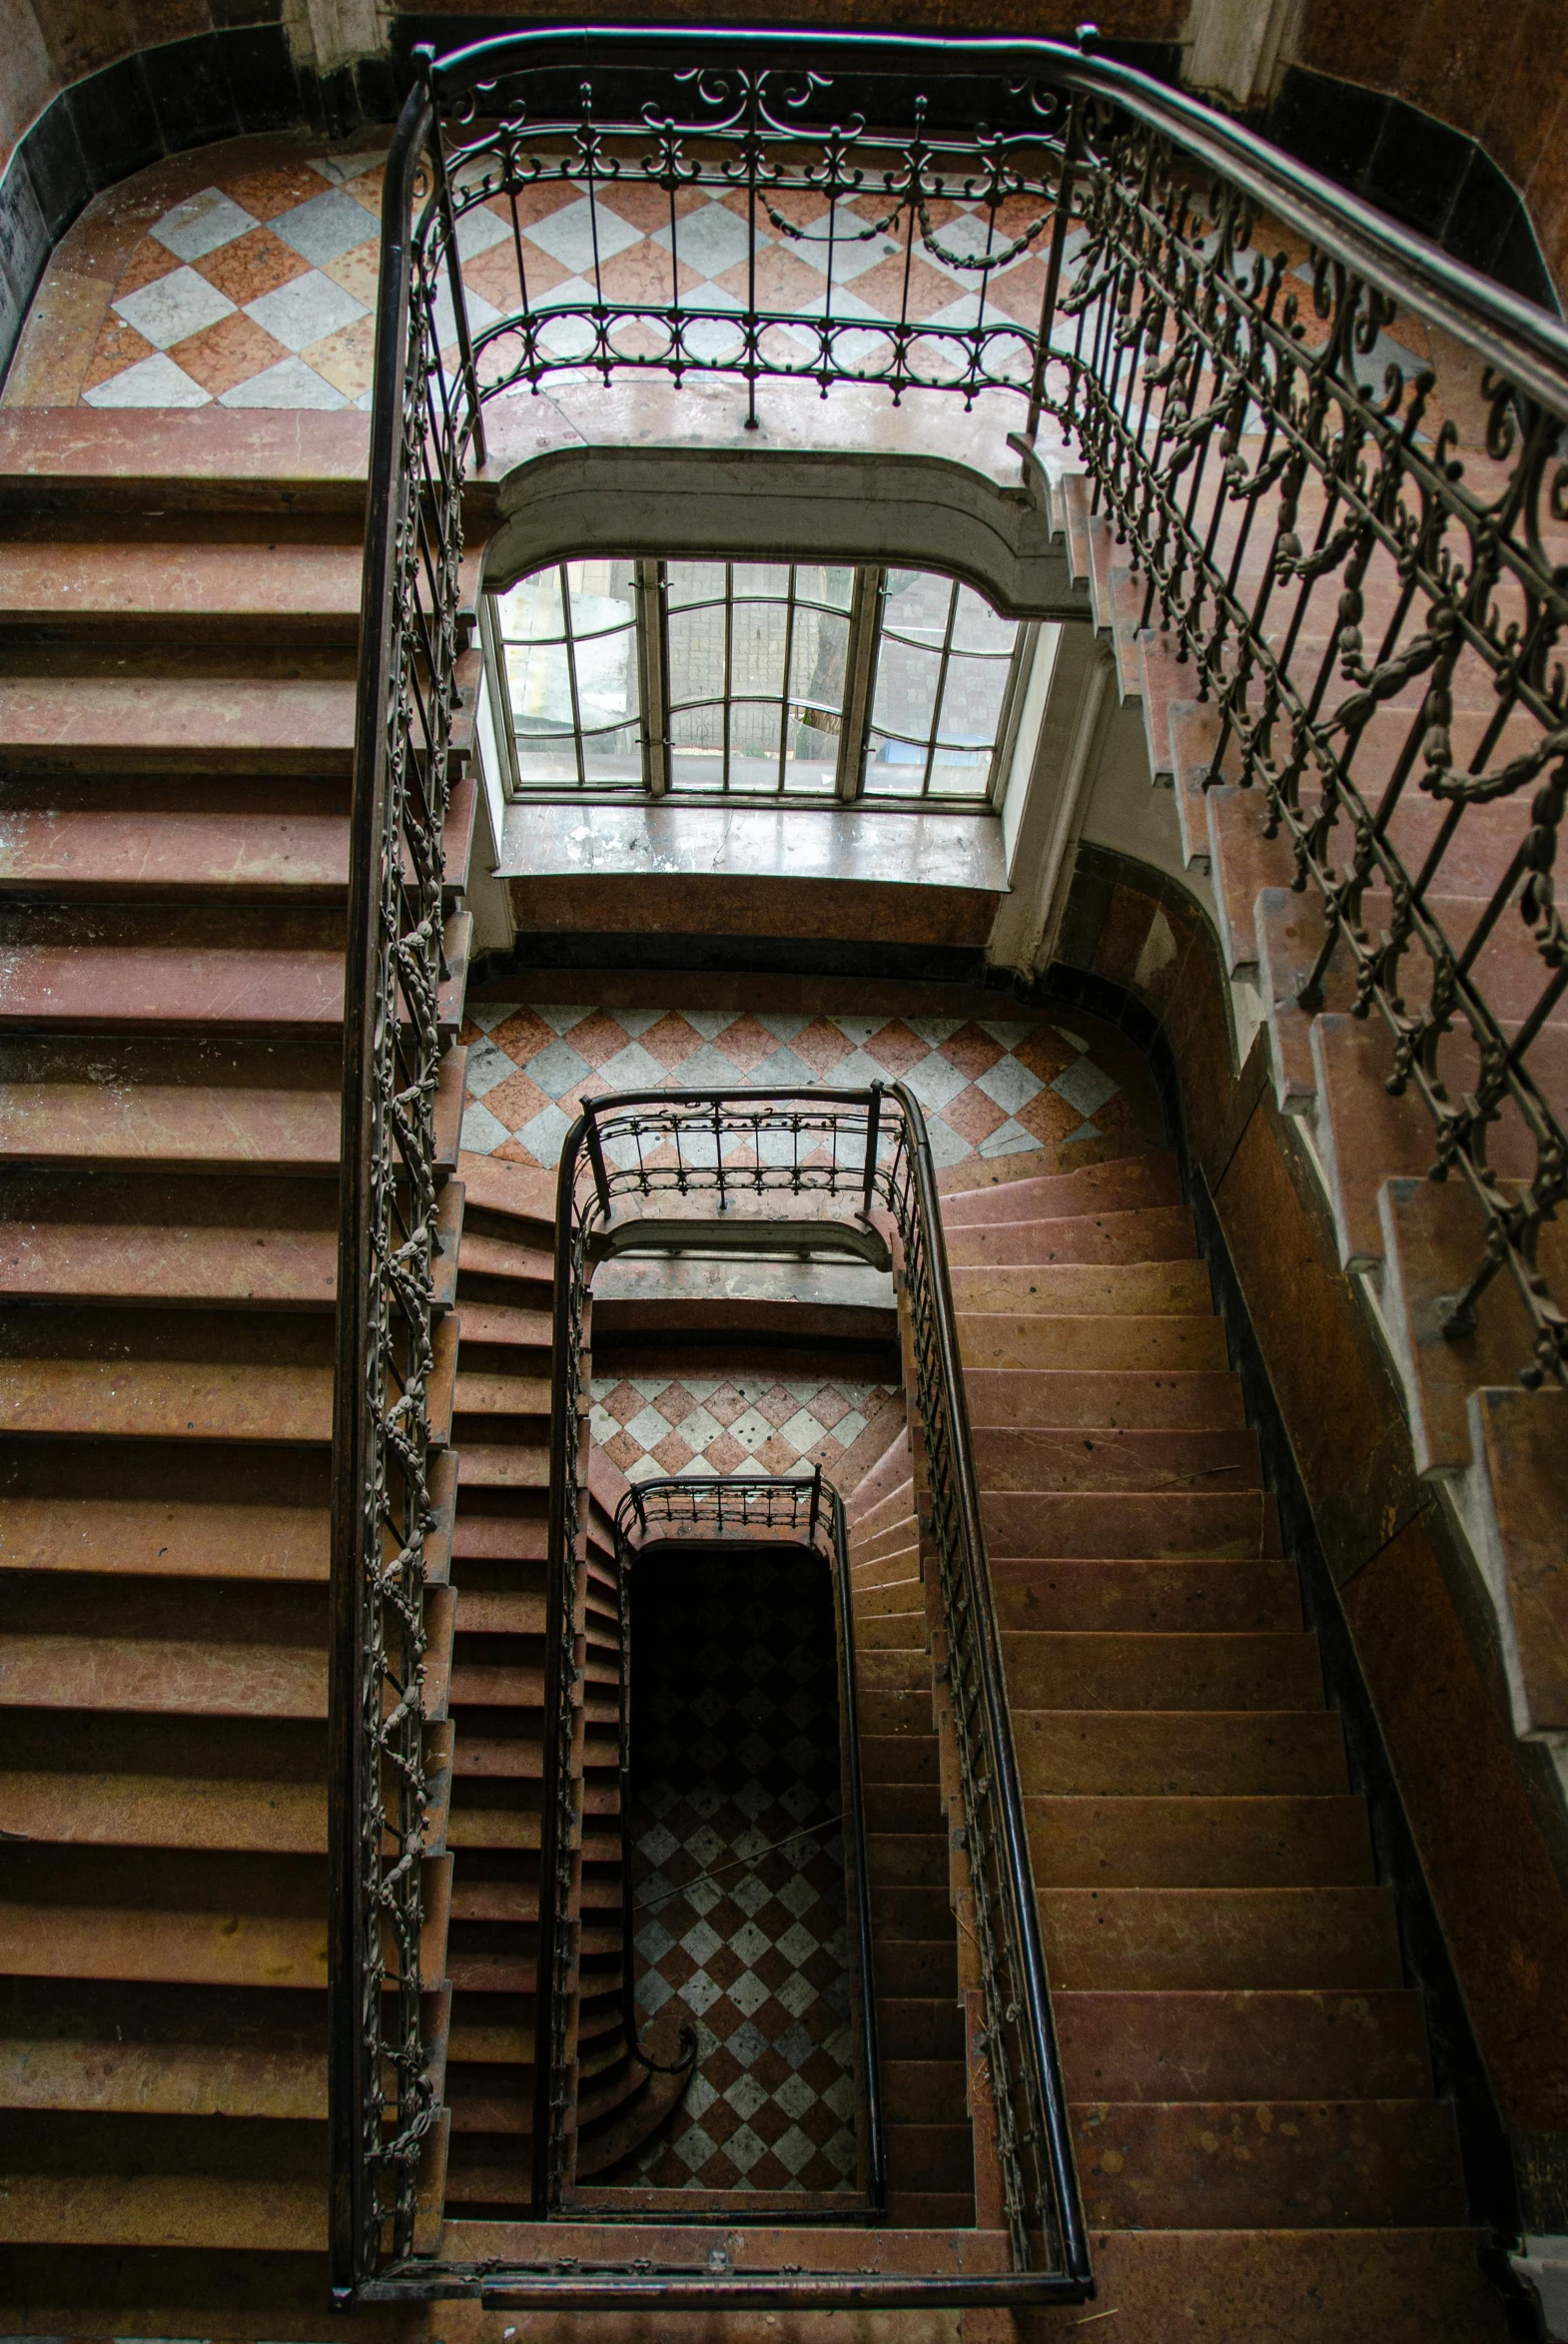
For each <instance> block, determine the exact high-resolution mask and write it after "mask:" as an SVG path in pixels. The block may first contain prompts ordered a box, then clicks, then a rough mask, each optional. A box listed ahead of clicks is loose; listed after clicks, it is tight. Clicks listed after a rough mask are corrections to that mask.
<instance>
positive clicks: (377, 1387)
mask: <svg viewBox="0 0 1568 2344" xmlns="http://www.w3.org/2000/svg"><path fill="white" fill-rule="evenodd" d="M430 191H433V195H434V202H433V210H431V209H429V208H427V209H426V210H425V212H424V214H423V217H422V219H421V224H420V232H419V234H418V235H417V236H413V235H410V233H409V231H410V225H411V222H412V218H413V212H414V205H415V202H416V200H418V199H419V197H420V196H421V194H424V193H429V192H430ZM450 237H451V223H450V215H449V212H448V210H447V208H446V206H445V204H444V201H443V200H442V191H441V181H440V160H439V141H438V139H436V138H435V137H434V134H433V115H432V112H431V108H430V105H429V101H428V99H427V98H424V99H415V100H412V101H410V104H409V107H408V109H407V110H406V111H405V113H404V116H403V121H402V124H401V126H400V130H399V136H398V139H397V141H396V142H395V144H394V148H393V152H392V156H391V158H390V159H389V164H388V170H387V181H386V197H385V202H384V206H383V213H382V290H381V301H380V309H379V314H378V320H377V347H376V370H375V406H374V414H373V421H372V439H371V469H370V506H369V512H368V515H367V533H366V545H365V570H364V591H363V602H362V610H363V614H364V616H363V625H362V639H361V661H360V680H359V697H358V706H357V711H356V737H355V777H354V811H353V842H352V848H351V867H350V917H349V942H348V956H347V972H346V987H345V993H346V999H345V1043H344V1098H343V1125H342V1142H341V1150H342V1154H341V1163H342V1172H341V1182H342V1197H341V1208H340V1221H339V1250H338V1295H339V1310H338V1348H337V1367H336V1385H335V1396H334V1418H333V1445H334V1466H335V1470H334V1498H333V1562H332V1628H331V1638H332V1644H331V1671H332V1686H331V1713H332V1715H331V1746H332V1799H331V1808H330V1818H331V1820H330V1834H331V1841H330V1872H331V1883H332V1889H331V1900H332V1901H331V1917H330V1928H331V1970H330V1988H329V1990H330V2000H331V2013H330V2021H329V2023H330V2054H329V2056H330V2100H331V2138H332V2219H331V2249H332V2284H333V2288H334V2292H335V2294H337V2295H338V2296H339V2297H340V2298H341V2299H343V2300H349V2299H350V2298H352V2295H353V2293H354V2290H355V2288H356V2286H357V2285H359V2284H360V2283H361V2282H362V2281H363V2280H365V2279H366V2278H368V2277H370V2276H371V2275H372V2274H373V2273H374V2272H375V2271H376V2269H377V2268H378V2266H379V2265H380V2264H381V2263H382V2262H383V2261H388V2260H392V2261H395V2260H397V2259H400V2258H402V2257H405V2256H407V2255H408V2254H409V2253H410V2252H411V2251H412V2248H413V2242H414V2220H415V2213H416V2210H417V2202H416V2201H417V2192H418V2185H419V2170H420V2164H421V2160H422V2159H423V2158H424V2156H425V2154H426V2142H427V2137H428V2135H429V2134H430V2133H431V2132H432V2131H433V2129H434V2127H435V2126H436V2124H437V2122H438V2119H439V2114H440V2110H439V2106H438V2102H437V2098H436V2094H435V2090H434V2088H433V2086H432V2083H431V2080H430V2074H429V2066H430V2058H429V2050H428V2046H427V2045H426V2043H425V2040H424V2037H423V2032H422V2027H421V2012H420V1985H421V1978H420V1959H419V1941H420V1933H421V1929H422V1926H423V1919H424V1913H423V1894H422V1872H423V1864H424V1843H425V1836H426V1823H427V1817H428V1807H429V1797H428V1786H427V1782H426V1776H425V1768H424V1732H425V1714H424V1665H425V1631H424V1548H425V1541H426V1539H427V1538H428V1537H429V1536H430V1534H431V1532H432V1531H434V1530H435V1528H436V1526H437V1507H436V1504H435V1499H434V1493H433V1490H432V1484H431V1463H432V1441H431V1403H432V1398H434V1397H435V1395H434V1394H433V1393H432V1389H431V1378H432V1375H433V1373H434V1368H435V1359H434V1344H433V1334H434V1322H435V1315H436V1313H435V1267H436V1254H437V1234H436V1221H437V1209H438V1206H437V1188H438V1180H437V1170H436V1143H435V1123H434V1108H435V1094H436V1088H437V1084H438V1079H439V1062H440V1058H441V1050H442V1044H441V1038H440V1017H439V994H440V986H441V981H442V979H443V977H444V976H445V975H446V974H447V970H446V963H445V957H444V952H443V922H442V889H443V880H444V857H443V837H442V833H443V828H444V824H445V820H446V807H447V796H448V789H449V783H450V778H451V770H452V744H453V726H454V719H455V716H456V712H457V698H458V692H457V678H456V670H457V661H458V656H459V652H460V650H461V648H462V641H461V636H462V629H461V625H460V622H459V619H458V596H457V563H458V558H459V555H460V553H461V547H462V492H463V477H464V469H465V461H466V443H467V437H468V432H469V429H470V427H471V422H472V414H471V410H469V409H468V408H467V407H466V406H465V404H464V394H463V388H462V383H463V378H462V377H461V376H460V375H459V376H458V377H457V378H455V379H454V378H452V377H450V376H448V374H447V372H446V370H445V368H444V367H443V366H442V364H441V360H440V355H439V347H438V342H437V338H436V335H435V332H434V330H433V321H434V320H435V317H436V314H437V310H438V306H439V301H440V289H441V285H442V280H443V272H445V273H446V277H447V281H448V282H454V281H453V280H451V279H450V273H449V272H446V256H447V254H448V252H449V250H450V249H451V247H450ZM448 298H449V297H448Z"/></svg>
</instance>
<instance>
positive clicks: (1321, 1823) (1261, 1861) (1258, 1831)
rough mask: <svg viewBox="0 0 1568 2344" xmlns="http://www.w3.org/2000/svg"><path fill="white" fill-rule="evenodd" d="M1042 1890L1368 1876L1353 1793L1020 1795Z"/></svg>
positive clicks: (1362, 1822)
mask: <svg viewBox="0 0 1568 2344" xmlns="http://www.w3.org/2000/svg"><path fill="white" fill-rule="evenodd" d="M1024 1810H1025V1817H1026V1820H1027V1823H1028V1827H1029V1839H1030V1850H1031V1854H1032V1857H1033V1862H1034V1873H1035V1882H1036V1886H1037V1887H1039V1888H1094V1887H1098V1886H1105V1887H1111V1888H1183V1889H1187V1888H1189V1889H1225V1888H1239V1889H1247V1888H1315V1887H1324V1888H1355V1887H1359V1886H1361V1885H1363V1884H1369V1883H1370V1882H1371V1879H1372V1849H1371V1840H1370V1837H1369V1834H1368V1828H1367V1822H1366V1810H1365V1807H1364V1805H1363V1803H1362V1801H1361V1798H1360V1796H1359V1794H1355V1793H1350V1792H1338V1793H1328V1794H1322V1793H1318V1794H1309V1795H1306V1796H1300V1795H1295V1796H1277V1795H1276V1796H1271V1797H1270V1796H1263V1797H1259V1796H1257V1795H1256V1794H1243V1795H1240V1796H1237V1795H1235V1794H1225V1795H1223V1796H1220V1797H1214V1796H1211V1795H1193V1794H1191V1793H1181V1794H1176V1795H1171V1794H1160V1795H1156V1796H1153V1797H1149V1796H1141V1795H1139V1794H1136V1793H1127V1792H1122V1793H1118V1794H1116V1795H1114V1796H1112V1797H1103V1796H1094V1795H1085V1794H1068V1795H1063V1794H1060V1793H1059V1794H1050V1795H1042V1794H1039V1793H1035V1794H1028V1793H1026V1795H1025V1801H1024Z"/></svg>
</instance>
